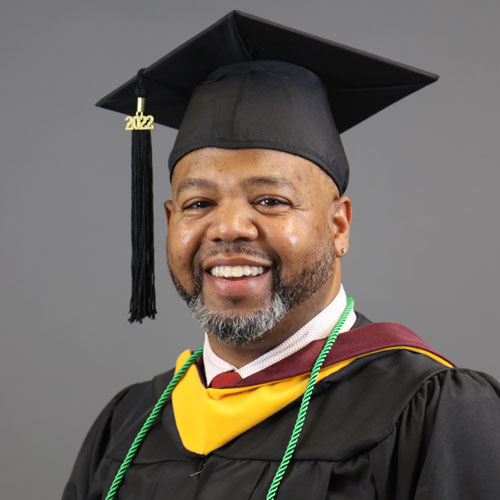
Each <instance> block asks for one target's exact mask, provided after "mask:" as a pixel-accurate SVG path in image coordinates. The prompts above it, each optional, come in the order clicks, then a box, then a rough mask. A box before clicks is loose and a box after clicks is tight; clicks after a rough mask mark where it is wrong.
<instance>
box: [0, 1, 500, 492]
mask: <svg viewBox="0 0 500 500" xmlns="http://www.w3.org/2000/svg"><path fill="white" fill-rule="evenodd" d="M233 8H240V9H242V10H245V11H247V12H251V13H253V14H255V15H260V16H263V17H267V18H269V19H272V20H275V21H277V22H280V23H283V24H287V25H290V26H293V27H296V28H298V29H301V30H304V31H308V32H312V33H315V34H317V35H320V36H323V37H326V38H330V39H333V40H337V41H340V42H342V43H345V44H348V45H353V46H355V47H358V48H361V49H364V50H367V51H370V52H374V53H376V54H380V55H383V56H386V57H389V58H392V59H396V60H399V61H401V62H405V63H407V64H410V65H414V66H417V67H422V68H424V69H426V70H428V71H432V72H436V73H439V74H440V75H441V79H440V80H439V82H438V83H437V84H434V85H432V86H431V87H428V88H426V89H424V90H423V91H420V92H418V93H417V94H415V95H413V96H411V97H409V98H407V99H406V100H404V101H401V102H400V103H397V104H396V105H394V106H393V107H392V108H390V109H387V110H385V111H383V112H381V113H380V114H379V115H377V116H375V117H373V118H372V119H370V120H368V121H366V122H365V123H363V124H361V125H360V126H358V127H357V128H355V129H353V130H351V131H348V132H347V133H346V134H345V135H344V142H345V146H346V149H347V152H348V156H349V158H350V162H351V168H352V178H351V187H350V189H349V190H348V194H350V196H351V197H352V199H353V203H354V209H355V218H354V226H353V231H352V243H351V251H350V253H349V255H348V256H347V258H346V259H345V260H344V263H345V265H344V284H345V286H346V289H347V291H348V292H349V293H351V294H352V295H354V297H355V298H356V301H357V307H358V309H360V310H362V311H363V312H364V313H365V314H366V315H368V316H369V317H370V318H372V319H373V320H377V321H386V320H387V321H398V322H402V323H405V324H406V325H408V326H409V327H411V328H412V329H414V330H415V331H417V332H418V333H419V334H420V335H421V336H422V337H424V339H426V340H427V341H428V342H430V343H431V344H432V345H433V346H434V347H435V348H436V349H438V350H440V351H441V352H443V353H444V354H445V355H446V356H448V357H449V358H450V359H452V360H454V361H455V362H457V363H458V364H460V365H465V366H467V367H471V368H476V369H481V370H485V371H489V372H491V373H492V374H494V375H495V376H496V377H497V378H498V377H499V376H500V367H499V366H498V363H497V356H498V352H499V347H500V340H499V337H498V334H497V328H498V327H497V316H498V311H497V308H498V307H499V303H500V301H499V299H500V286H499V283H498V278H499V269H498V264H497V262H498V248H499V231H498V220H497V219H498V215H499V211H500V203H499V201H498V198H497V196H498V188H499V186H500V172H499V169H498V168H497V164H498V159H497V156H498V148H499V143H500V137H499V133H498V129H499V125H500V118H499V117H500V98H499V95H498V94H499V90H500V88H499V87H500V85H499V82H500V74H499V73H500V50H499V49H500V43H499V42H500V31H499V30H498V24H499V21H500V2H498V1H496V0H478V1H476V2H470V1H466V0H455V1H447V0H425V1H422V0H420V1H409V0H406V1H402V0H392V1H383V0H366V1H360V0H341V1H322V2H321V1H319V0H309V1H304V2H299V1H297V0H295V1H291V0H280V1H269V0H267V1H263V0H253V1H251V2H250V1H246V2H245V1H240V2H238V3H233V2H230V1H228V0H219V1H212V0H198V1H194V0H186V1H184V2H180V1H165V0H163V1H145V0H143V1H140V2H139V1H137V0H136V1H129V0H113V1H103V0H101V1H96V0H86V1H80V2H75V1H68V0H58V1H56V0H51V1H35V0H27V1H17V2H11V1H10V0H2V2H1V13H0V71H1V77H0V100H1V102H0V112H1V120H0V144H1V170H0V174H1V177H0V224H1V226H0V241H1V244H0V265H1V280H0V307H1V313H0V324H1V337H0V343H1V344H0V356H1V359H0V383H1V421H0V430H1V433H0V482H1V485H2V493H1V497H2V498H5V499H9V500H10V499H20V500H24V499H26V498H37V499H38V500H45V499H47V500H49V499H54V498H58V497H59V496H60V494H61V490H62V488H63V485H64V483H65V480H66V478H67V476H68V474H69V472H70V468H71V465H72V462H73V460H74V457H75V455H76V453H77V449H78V447H79V445H80V443H81V441H82V439H83V437H84V434H85V432H86V431H87V429H88V427H89V426H90V424H91V422H92V420H93V419H94V418H95V416H96V415H97V413H98V411H99V410H100V408H101V407H102V406H103V405H104V404H105V402H106V401H107V400H108V399H109V398H110V397H111V396H112V395H113V394H114V393H115V392H117V391H118V390H119V389H120V388H122V387H123V386H125V385H127V384H129V383H132V382H134V381H138V380H143V379H147V378H149V377H151V376H152V375H154V374H156V373H158V372H161V371H164V370H166V369H167V368H169V367H171V365H172V364H173V362H174V360H175V358H176V356H177V354H178V353H179V352H180V351H181V350H183V349H185V348H187V347H191V348H195V347H198V345H199V344H200V342H201V332H200V329H199V327H198V326H197V324H196V323H195V322H194V320H192V319H190V317H189V313H188V311H187V310H186V308H185V307H184V306H183V304H182V303H181V301H180V299H179V298H177V296H176V294H175V292H174V291H173V287H172V285H171V284H170V280H169V277H168V273H167V272H166V266H165V260H164V252H163V246H164V237H165V233H166V225H165V221H164V217H163V212H162V202H163V201H164V200H165V199H167V198H168V197H169V182H168V174H167V171H166V168H165V165H166V158H167V155H168V152H169V148H170V147H171V144H172V139H173V133H172V131H170V130H166V129H165V130H159V129H158V130H157V131H156V132H155V133H154V155H155V159H156V166H157V167H159V168H157V169H156V180H155V182H156V184H155V196H156V204H155V209H156V211H157V230H156V245H157V250H156V251H157V264H158V271H157V276H158V277H157V283H158V288H157V293H158V302H159V306H160V315H159V318H158V319H157V320H156V321H155V322H151V321H149V322H146V323H145V324H144V325H143V326H130V325H129V324H128V323H127V321H126V318H127V307H128V298H129V260H130V249H129V162H130V158H129V147H130V137H129V136H128V133H126V132H124V131H123V130H122V128H123V123H124V122H123V118H122V117H121V116H120V115H118V114H115V113H110V112H106V111H104V110H100V109H97V108H95V107H94V106H93V104H94V102H95V101H96V100H97V99H98V98H100V97H102V96H103V95H105V94H107V93H108V92H109V91H111V90H112V89H113V88H114V87H115V86H117V85H118V84H121V83H122V82H123V81H125V80H126V79H128V78H130V77H131V76H133V75H134V74H135V72H136V71H137V69H138V68H139V67H143V66H147V65H149V64H151V63H152V62H154V61H155V60H156V59H158V58H159V57H161V56H163V55H164V54H165V53H166V52H167V51H169V50H171V49H173V48H174V47H176V46H177V45H178V44H179V43H181V42H184V41H185V40H186V39H187V38H188V37H190V36H192V35H194V34H196V33H197V32H198V31H199V30H201V29H203V28H205V27H206V26H208V25H209V24H211V23H212V22H215V21H216V20H217V19H219V17H221V16H222V15H224V14H225V13H226V12H228V11H229V10H232V9H233Z"/></svg>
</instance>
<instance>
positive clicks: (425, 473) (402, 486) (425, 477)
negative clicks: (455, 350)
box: [371, 369, 500, 500]
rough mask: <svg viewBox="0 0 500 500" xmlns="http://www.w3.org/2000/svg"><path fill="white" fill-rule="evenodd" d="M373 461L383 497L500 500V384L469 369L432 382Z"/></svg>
mask: <svg viewBox="0 0 500 500" xmlns="http://www.w3.org/2000/svg"><path fill="white" fill-rule="evenodd" d="M371 462H372V470H373V474H374V481H375V484H376V487H377V490H378V492H379V498H383V499H393V500H406V499H412V500H431V499H432V500H437V499H439V500H470V499H474V500H498V499H499V498H500V384H498V382H497V381H496V380H495V379H493V378H492V377H490V376H489V375H486V374H482V373H478V372H473V371H469V370H464V369H451V370H445V371H443V372H440V373H438V374H436V375H434V376H432V377H430V378H429V379H427V380H426V381H425V382H424V384H423V385H422V386H421V387H420V389H419V390H418V392H417V393H416V394H415V395H414V396H413V397H412V398H411V400H410V401H409V403H408V404H407V406H406V407H405V409H404V410H403V412H402V414H401V416H400V419H399V421H398V423H397V424H396V426H395V428H394V430H393V432H392V433H391V434H390V435H389V436H388V437H387V439H385V440H384V441H383V442H382V443H380V445H379V446H377V447H376V448H375V449H373V450H372V452H371ZM382 464H385V465H384V466H383V465H382ZM388 464H389V465H388Z"/></svg>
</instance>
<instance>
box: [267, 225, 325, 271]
mask: <svg viewBox="0 0 500 500" xmlns="http://www.w3.org/2000/svg"><path fill="white" fill-rule="evenodd" d="M327 234H328V235H329V231H328V228H327V227H323V226H320V225H319V224H318V223H317V222H316V223H315V222H313V221H311V220H309V219H306V218H304V219H299V220H297V221H288V222H284V223H283V224H280V225H279V226H278V227H276V228H275V231H273V237H272V238H270V239H272V240H273V243H271V244H272V246H273V247H274V249H275V251H276V252H277V254H278V255H279V257H280V259H281V261H282V262H283V265H284V267H285V268H287V267H288V268H295V267H301V266H302V265H303V264H304V262H305V261H307V260H308V259H310V258H311V256H312V255H314V253H315V251H316V249H317V248H318V247H320V246H321V240H322V239H324V238H325V235H327Z"/></svg>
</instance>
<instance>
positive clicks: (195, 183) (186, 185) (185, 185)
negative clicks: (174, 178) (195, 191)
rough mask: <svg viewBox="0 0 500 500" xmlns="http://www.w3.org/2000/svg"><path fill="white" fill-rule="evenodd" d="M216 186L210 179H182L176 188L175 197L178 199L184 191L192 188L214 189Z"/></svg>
mask: <svg viewBox="0 0 500 500" xmlns="http://www.w3.org/2000/svg"><path fill="white" fill-rule="evenodd" d="M215 187H216V184H215V182H214V181H211V180H210V179H200V178H198V177H191V178H188V179H184V180H183V181H182V182H181V183H180V184H179V186H178V187H177V191H176V192H175V196H176V197H177V198H178V197H179V195H180V194H181V193H182V192H183V191H186V189H192V188H215Z"/></svg>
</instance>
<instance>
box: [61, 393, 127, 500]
mask: <svg viewBox="0 0 500 500" xmlns="http://www.w3.org/2000/svg"><path fill="white" fill-rule="evenodd" d="M127 391H128V389H124V390H123V391H121V392H120V393H118V394H117V395H116V396H115V397H114V398H113V399H112V400H111V401H110V402H109V403H108V404H107V405H106V407H105V408H104V409H103V410H102V412H101V413H100V415H99V416H98V417H97V419H96V421H95V422H94V424H93V425H92V427H91V428H90V430H89V432H88V434H87V436H86V437H85V440H84V441H83V444H82V446H81V448H80V452H79V453H78V456H77V458H76V462H75V465H74V466H73V470H72V472H71V475H70V477H69V480H68V483H67V484H66V487H65V488H64V492H63V496H62V500H86V499H87V498H88V495H89V490H90V486H91V482H92V480H93V477H94V474H95V472H96V470H97V468H98V466H99V464H100V462H101V460H102V457H103V456H104V453H105V451H106V448H107V445H108V442H109V437H110V434H111V423H112V419H113V412H114V409H115V407H116V405H117V404H118V402H119V401H120V400H121V399H122V398H123V397H124V396H125V394H126V393H127Z"/></svg>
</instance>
